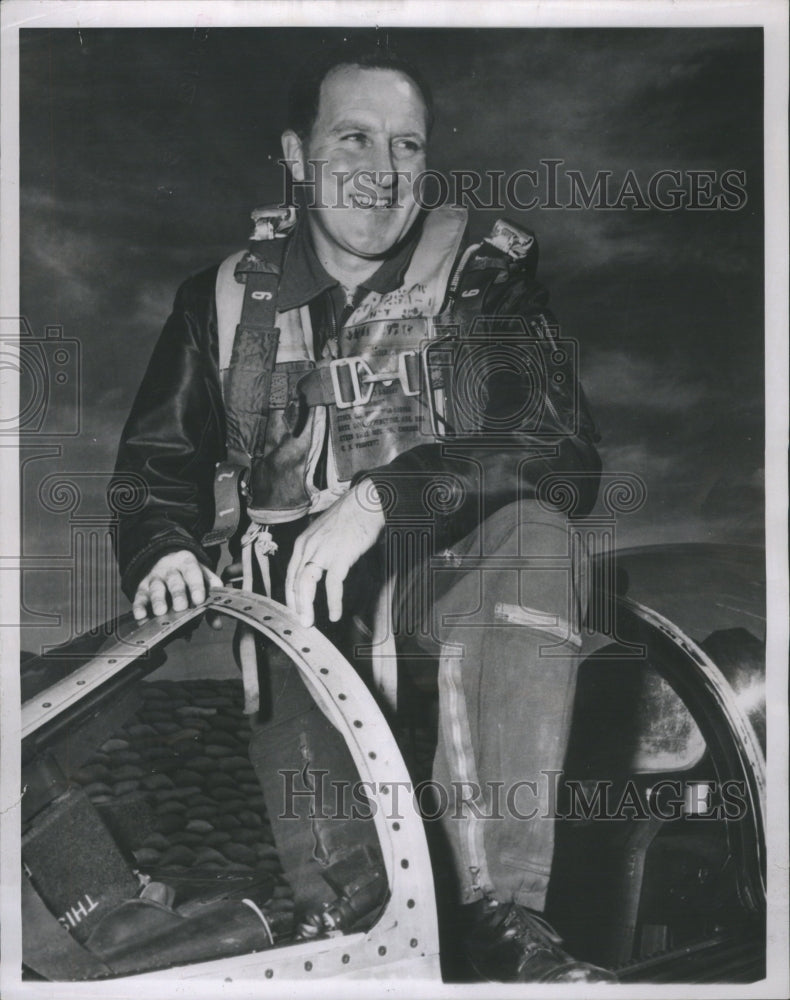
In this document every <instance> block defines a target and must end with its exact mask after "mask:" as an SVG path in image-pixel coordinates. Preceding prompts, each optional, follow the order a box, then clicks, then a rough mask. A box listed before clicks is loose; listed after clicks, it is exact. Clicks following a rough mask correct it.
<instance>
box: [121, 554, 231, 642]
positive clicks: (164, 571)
mask: <svg viewBox="0 0 790 1000" xmlns="http://www.w3.org/2000/svg"><path fill="white" fill-rule="evenodd" d="M221 586H222V580H220V578H219V577H218V576H217V574H216V573H212V572H211V570H210V569H208V567H206V566H203V565H202V564H201V563H199V562H198V560H197V559H196V558H195V556H194V555H193V554H192V553H191V552H188V551H187V550H186V549H181V550H179V551H177V552H168V553H167V555H164V556H162V558H161V559H160V560H159V561H158V562H156V563H155V564H154V566H153V568H152V569H151V571H150V573H148V574H147V575H146V576H144V577H143V579H142V580H141V581H140V583H139V585H138V587H137V592H136V593H135V595H134V601H133V603H132V613H133V614H134V617H135V619H136V620H137V621H138V622H141V621H144V620H145V619H146V618H147V617H148V610H149V608H150V610H151V611H152V612H153V614H154V615H156V616H158V615H164V614H167V601H168V595H169V597H170V602H171V604H172V607H173V611H185V610H186V609H187V608H188V607H189V604H190V602H191V603H192V604H193V605H194V606H195V607H197V605H198V604H202V603H203V602H204V601H205V600H206V591H207V589H213V588H214V587H221ZM212 624H213V623H212ZM215 627H216V626H215Z"/></svg>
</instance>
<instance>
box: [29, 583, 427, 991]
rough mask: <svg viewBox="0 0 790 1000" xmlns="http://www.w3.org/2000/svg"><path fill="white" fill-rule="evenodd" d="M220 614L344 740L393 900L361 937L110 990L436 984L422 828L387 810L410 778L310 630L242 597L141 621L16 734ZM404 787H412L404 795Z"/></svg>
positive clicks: (49, 696)
mask: <svg viewBox="0 0 790 1000" xmlns="http://www.w3.org/2000/svg"><path fill="white" fill-rule="evenodd" d="M206 608H211V609H212V610H216V611H220V612H223V613H225V614H227V615H229V616H231V617H233V618H236V619H238V620H240V621H242V622H244V623H245V624H247V625H249V626H251V627H252V628H254V629H256V630H258V631H259V632H261V633H262V634H263V635H265V636H266V637H267V638H269V639H271V640H272V641H273V642H275V643H276V644H277V645H278V646H280V647H281V648H282V649H283V650H284V651H285V653H286V654H287V655H288V656H289V657H290V659H291V660H292V661H293V663H294V665H295V666H296V668H297V669H298V670H299V672H300V675H301V677H302V679H303V680H304V682H305V684H306V686H307V687H308V689H309V690H310V692H311V694H312V695H313V697H314V698H315V701H316V703H317V704H318V706H319V707H320V708H321V710H322V711H323V712H324V714H325V715H326V716H327V717H328V718H329V720H330V721H331V722H332V724H333V725H334V726H336V728H337V729H338V730H339V732H340V734H341V735H342V736H343V738H344V739H345V741H346V744H347V746H348V749H349V752H350V753H351V756H352V758H353V760H354V763H355V765H356V767H357V770H358V772H359V778H360V780H361V781H363V782H367V783H368V784H367V785H366V786H364V787H365V790H366V793H368V794H369V797H370V799H371V802H372V804H373V806H374V810H375V812H374V822H375V824H376V831H377V834H378V837H379V842H380V845H381V850H382V855H383V858H384V864H385V867H386V871H387V879H388V883H389V889H390V894H389V899H388V901H387V904H386V906H385V908H384V910H383V912H382V913H381V915H380V917H379V918H378V920H377V921H376V923H375V925H374V926H373V927H372V928H371V929H370V930H369V931H366V932H364V933H355V934H349V935H340V936H337V937H329V938H322V939H318V940H315V941H311V942H302V943H299V944H294V945H284V946H282V947H278V948H273V949H271V950H268V951H264V952H259V953H254V954H249V955H241V956H237V957H233V958H224V959H218V960H214V961H209V962H200V963H194V964H191V965H188V966H179V967H175V968H172V969H165V970H161V971H156V972H147V973H143V974H140V975H136V976H133V977H118V978H116V979H113V982H114V983H120V982H124V981H125V982H134V983H137V982H150V981H152V980H158V981H162V982H163V984H164V983H165V982H166V981H172V980H182V979H184V978H195V977H197V978H199V979H202V980H211V979H217V980H220V981H225V980H227V979H228V978H229V977H230V978H231V979H232V980H234V981H236V982H244V981H250V980H259V979H260V980H267V979H276V980H279V981H282V980H294V979H299V980H302V981H304V980H305V979H307V978H314V979H322V978H325V977H334V976H347V977H350V978H365V977H371V978H390V977H392V976H393V974H394V973H395V968H396V967H397V976H398V978H419V979H423V980H426V979H435V980H439V979H440V972H439V958H438V956H439V940H438V928H437V917H436V902H435V897H434V887H433V872H432V869H431V864H430V859H429V856H428V847H427V843H426V840H425V833H424V830H423V826H422V820H421V818H420V816H419V813H418V811H417V809H416V807H415V805H414V802H413V798H412V796H408V797H407V796H405V795H401V796H399V800H398V809H397V810H394V809H392V808H391V807H390V806H389V802H390V790H391V786H392V785H393V784H394V783H396V782H400V783H403V784H401V787H407V785H408V783H409V782H410V778H409V774H408V771H407V769H406V765H405V764H404V762H403V758H402V756H401V754H400V751H399V749H398V746H397V744H396V742H395V739H394V737H393V735H392V732H391V731H390V728H389V726H388V725H387V723H386V721H385V719H384V717H383V716H382V714H381V711H380V710H379V708H378V706H377V705H376V702H375V701H374V699H373V697H372V695H371V694H370V692H369V691H368V690H367V688H366V687H365V685H364V683H363V681H362V680H361V679H360V677H359V676H358V675H357V673H356V672H355V670H354V669H353V667H352V666H351V665H350V664H349V663H348V662H347V661H346V660H345V659H344V658H343V657H342V656H341V654H340V653H339V652H338V651H337V649H335V647H334V646H333V645H332V644H331V643H330V642H329V641H328V640H327V639H326V638H325V637H324V636H323V635H322V634H321V633H320V632H319V631H318V629H316V628H303V627H302V626H301V625H300V624H299V622H298V619H297V618H296V617H295V616H294V615H292V614H291V613H290V612H289V611H288V610H287V609H286V608H285V607H283V606H282V605H280V604H277V603H275V602H274V601H271V600H269V599H268V598H266V597H261V596H258V595H256V594H251V593H248V592H246V591H238V590H229V589H224V590H215V591H212V592H211V595H210V597H209V599H208V601H207V603H206V604H205V605H203V606H202V607H200V608H190V609H189V610H187V611H183V612H177V613H171V614H168V615H165V616H164V617H162V618H158V619H154V620H152V621H149V622H146V623H144V624H143V625H141V626H139V627H138V628H136V629H134V630H133V631H132V632H131V633H130V634H129V635H128V636H126V637H125V638H124V639H123V640H121V641H120V642H118V643H116V644H115V645H114V646H112V647H111V648H110V649H108V650H105V651H102V653H101V654H100V655H98V656H96V657H95V658H94V659H92V660H91V661H90V662H89V663H87V664H86V665H85V666H83V667H80V668H79V669H78V670H76V671H74V672H73V673H72V674H70V675H69V677H67V678H65V679H64V680H61V681H59V682H57V683H56V684H54V685H53V686H52V687H50V688H48V689H47V690H46V691H44V692H42V693H41V694H39V695H37V696H36V697H35V698H32V699H31V700H30V701H29V702H27V703H26V704H25V705H24V706H23V709H22V735H23V737H24V736H29V735H31V734H32V733H34V732H35V731H36V730H37V729H39V728H40V727H41V726H43V725H45V724H46V723H48V722H51V721H52V720H54V719H55V718H57V716H58V715H59V714H60V713H61V712H62V711H63V710H64V709H66V708H68V707H69V706H70V705H72V704H75V703H76V702H78V701H79V700H80V699H81V698H83V697H85V695H87V694H88V693H89V692H90V691H93V690H95V689H96V688H98V687H100V686H101V685H102V684H103V683H105V682H106V681H107V680H109V679H110V678H111V677H113V676H114V675H115V674H117V673H119V672H120V671H122V670H124V669H125V668H126V667H127V666H128V665H129V664H130V662H133V661H134V660H136V659H138V658H139V657H140V656H142V655H144V654H145V653H146V652H147V651H148V650H149V649H152V648H153V647H155V646H157V645H159V644H160V643H161V642H162V641H163V640H165V639H166V638H167V637H168V636H169V635H171V634H172V633H173V632H176V631H177V630H178V629H180V628H182V627H183V626H184V625H185V624H187V623H188V622H189V621H191V620H193V619H195V618H197V617H198V616H199V615H201V614H203V612H204V611H205V610H206ZM408 787H410V785H409V786H408Z"/></svg>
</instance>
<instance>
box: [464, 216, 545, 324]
mask: <svg viewBox="0 0 790 1000" xmlns="http://www.w3.org/2000/svg"><path fill="white" fill-rule="evenodd" d="M537 265H538V244H537V241H536V239H535V236H534V235H533V234H532V233H531V232H529V230H526V229H521V228H520V227H519V226H516V225H515V224H514V223H512V222H509V221H507V220H506V219H497V221H496V222H495V223H494V226H493V228H492V230H491V232H490V233H489V235H488V236H486V237H485V239H483V241H482V242H481V243H478V244H476V245H473V246H471V247H469V248H468V249H467V251H466V252H465V253H464V255H463V257H462V258H461V260H460V262H459V264H458V265H457V267H456V269H455V273H454V274H453V276H452V278H451V280H450V287H449V300H448V310H449V313H450V320H451V322H456V323H460V325H461V328H462V333H464V332H467V331H468V330H469V328H470V326H471V324H472V322H473V320H474V319H475V317H477V316H479V315H481V313H482V308H483V302H484V300H485V297H486V293H487V292H488V290H489V288H491V286H492V285H496V284H501V283H504V282H505V281H507V280H508V278H509V277H510V276H511V275H512V274H518V273H523V274H525V275H526V276H529V277H532V276H534V274H535V272H536V270H537Z"/></svg>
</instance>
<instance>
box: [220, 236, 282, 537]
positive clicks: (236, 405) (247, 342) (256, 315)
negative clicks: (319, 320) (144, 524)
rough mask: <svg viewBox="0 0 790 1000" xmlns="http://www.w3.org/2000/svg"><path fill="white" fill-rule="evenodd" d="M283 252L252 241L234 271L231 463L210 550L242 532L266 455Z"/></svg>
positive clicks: (224, 472)
mask: <svg viewBox="0 0 790 1000" xmlns="http://www.w3.org/2000/svg"><path fill="white" fill-rule="evenodd" d="M257 225H258V223H257V221H256V226H257ZM284 251H285V241H284V240H282V239H271V240H253V241H252V242H251V243H250V250H249V251H248V252H247V253H246V254H244V256H243V257H242V258H241V259H240V260H239V261H238V263H237V264H236V267H235V270H234V277H235V279H236V281H237V282H238V283H239V284H243V285H244V286H245V288H244V300H243V303H242V309H241V317H240V320H239V323H238V325H237V327H236V335H235V338H234V341H233V350H232V352H231V361H230V370H229V374H228V379H227V384H226V386H225V389H224V402H225V414H226V422H227V459H226V460H225V461H224V462H219V463H217V467H216V471H215V474H214V524H213V526H212V527H211V529H210V530H209V531H208V532H206V534H205V535H204V536H203V545H206V546H210V545H220V544H221V543H222V542H227V541H228V540H229V539H230V538H232V537H233V535H234V534H235V533H236V531H237V530H238V527H239V523H240V521H241V515H242V509H243V503H244V500H245V499H246V487H247V479H248V477H249V472H250V469H251V467H252V463H253V461H255V460H256V459H258V458H262V457H263V454H264V447H265V442H266V427H267V425H268V421H269V411H270V407H271V403H270V396H271V389H272V379H273V374H274V367H275V362H276V359H277V344H278V342H279V337H280V332H279V330H278V328H277V327H276V326H275V322H276V317H277V289H278V286H279V283H280V275H281V273H282V261H283V256H284Z"/></svg>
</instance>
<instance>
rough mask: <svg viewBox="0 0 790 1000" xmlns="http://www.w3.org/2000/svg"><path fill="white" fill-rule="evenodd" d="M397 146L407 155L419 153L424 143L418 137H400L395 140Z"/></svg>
mask: <svg viewBox="0 0 790 1000" xmlns="http://www.w3.org/2000/svg"><path fill="white" fill-rule="evenodd" d="M395 148H396V149H397V150H398V151H399V152H400V153H403V154H405V155H407V156H413V155H414V154H415V153H419V151H420V150H421V149H422V143H420V142H418V141H417V140H416V139H398V140H397V141H396V142H395Z"/></svg>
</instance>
